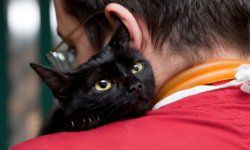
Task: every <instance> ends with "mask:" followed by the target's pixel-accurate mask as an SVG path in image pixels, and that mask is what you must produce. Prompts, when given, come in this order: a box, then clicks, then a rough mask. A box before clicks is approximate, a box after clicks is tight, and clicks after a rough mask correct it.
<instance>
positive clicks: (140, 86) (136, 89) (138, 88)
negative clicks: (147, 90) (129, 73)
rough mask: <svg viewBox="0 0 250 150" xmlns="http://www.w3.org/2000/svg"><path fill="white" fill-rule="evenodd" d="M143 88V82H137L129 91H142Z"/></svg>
mask: <svg viewBox="0 0 250 150" xmlns="http://www.w3.org/2000/svg"><path fill="white" fill-rule="evenodd" d="M141 90H142V84H141V83H139V82H138V83H135V84H132V85H130V86H129V88H128V93H131V94H132V93H137V94H138V93H140V92H141Z"/></svg>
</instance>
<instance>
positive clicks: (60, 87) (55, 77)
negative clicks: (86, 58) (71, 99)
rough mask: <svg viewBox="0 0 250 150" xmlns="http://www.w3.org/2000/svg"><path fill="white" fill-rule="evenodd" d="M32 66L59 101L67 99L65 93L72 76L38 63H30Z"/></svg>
mask: <svg viewBox="0 0 250 150" xmlns="http://www.w3.org/2000/svg"><path fill="white" fill-rule="evenodd" d="M30 66H31V67H32V68H33V69H34V70H35V71H36V73H37V74H38V75H39V76H40V77H41V78H42V80H43V81H44V82H45V83H46V84H47V86H48V87H49V88H50V89H51V91H52V92H53V94H54V96H55V97H56V98H57V99H58V100H59V101H60V100H61V101H62V100H63V99H65V97H64V94H65V91H66V90H67V88H68V85H69V83H70V81H71V80H72V77H70V76H69V75H66V74H63V73H60V72H57V71H54V70H51V69H49V68H46V67H43V66H40V65H37V64H33V63H30Z"/></svg>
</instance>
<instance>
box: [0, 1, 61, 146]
mask: <svg viewBox="0 0 250 150" xmlns="http://www.w3.org/2000/svg"><path fill="white" fill-rule="evenodd" d="M0 17H1V19H0V40H1V41H0V94H1V95H0V97H1V99H0V132H1V133H0V140H1V141H0V149H1V150H5V149H7V148H8V147H9V146H10V145H14V144H16V143H19V142H22V141H24V140H27V139H30V138H33V137H35V136H36V135H37V132H38V130H39V128H40V126H41V122H42V120H43V118H44V116H45V115H46V114H47V113H48V111H49V110H50V108H51V105H52V96H51V94H50V92H49V91H48V89H47V87H45V86H44V85H42V84H40V82H39V79H38V77H37V75H36V74H35V73H34V72H33V70H31V68H30V67H29V63H30V62H36V63H40V64H43V65H48V63H47V61H46V59H45V54H46V53H47V52H48V51H49V50H50V49H51V48H52V47H53V45H54V43H57V42H59V38H58V37H57V36H56V23H55V14H54V9H53V2H52V1H51V0H8V1H7V0H0Z"/></svg>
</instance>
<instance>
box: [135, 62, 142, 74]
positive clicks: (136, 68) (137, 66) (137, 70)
mask: <svg viewBox="0 0 250 150" xmlns="http://www.w3.org/2000/svg"><path fill="white" fill-rule="evenodd" d="M143 68H144V66H143V64H142V63H140V62H137V63H136V64H135V65H134V66H133V68H132V73H133V74H136V73H138V72H140V71H142V69H143Z"/></svg>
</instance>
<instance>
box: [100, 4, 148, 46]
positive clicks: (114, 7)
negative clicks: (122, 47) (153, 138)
mask: <svg viewBox="0 0 250 150" xmlns="http://www.w3.org/2000/svg"><path fill="white" fill-rule="evenodd" d="M105 15H106V17H107V18H108V20H109V22H110V23H111V24H115V20H114V19H115V18H113V17H112V16H116V17H118V18H119V19H120V20H121V21H122V23H123V24H124V25H125V26H126V28H127V29H128V32H129V34H130V37H131V42H132V46H133V47H134V48H136V49H138V50H141V49H142V39H143V37H142V30H141V28H140V26H139V24H138V22H137V20H136V18H135V17H134V16H133V14H132V13H131V12H130V11H129V10H128V9H127V8H125V7H124V6H122V5H120V4H117V3H110V4H108V5H107V6H106V8H105Z"/></svg>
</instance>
